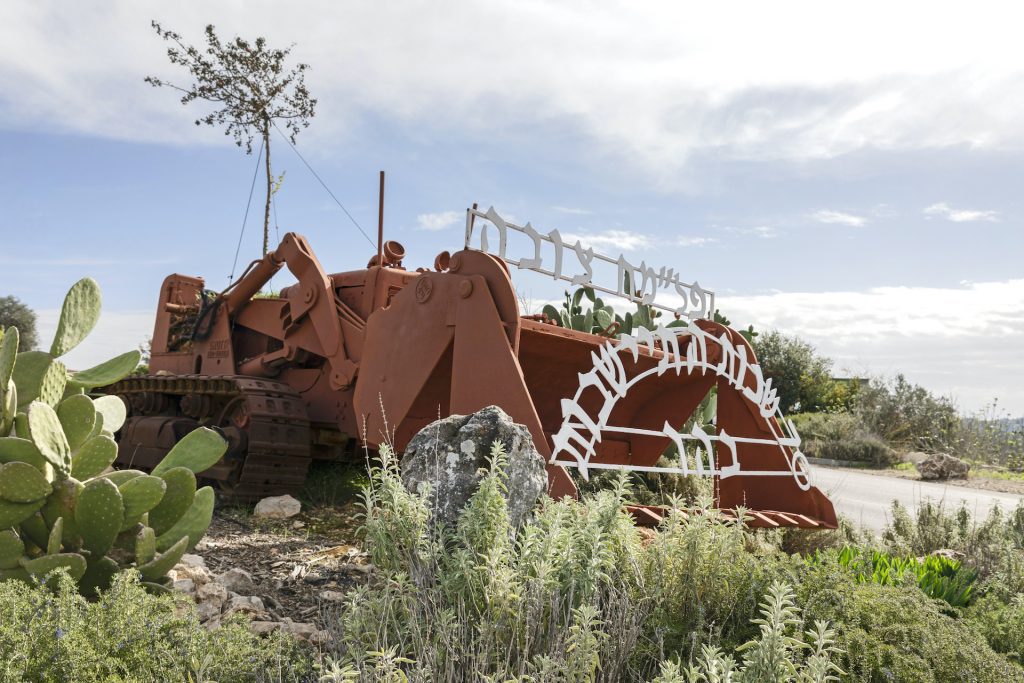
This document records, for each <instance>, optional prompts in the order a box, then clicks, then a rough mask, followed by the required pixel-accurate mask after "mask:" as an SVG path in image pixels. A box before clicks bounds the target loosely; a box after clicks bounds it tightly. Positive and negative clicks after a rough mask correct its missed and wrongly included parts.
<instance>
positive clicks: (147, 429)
mask: <svg viewBox="0 0 1024 683" xmlns="http://www.w3.org/2000/svg"><path fill="white" fill-rule="evenodd" d="M106 391H107V393H110V394H115V395H117V396H120V397H121V398H122V399H123V400H124V401H125V403H126V404H127V406H128V410H129V418H128V420H127V422H126V423H125V427H124V429H123V431H122V434H121V438H120V439H119V443H118V456H117V461H116V462H117V465H118V466H119V467H124V468H134V469H141V470H144V471H149V470H151V469H152V468H153V467H154V466H156V464H157V463H158V462H160V460H161V459H162V458H163V456H164V455H165V454H166V453H167V451H169V450H170V448H172V447H173V445H174V443H176V442H177V440H178V439H180V438H181V437H182V436H184V435H185V434H187V433H188V432H190V431H192V430H193V429H196V428H197V427H200V426H206V427H211V428H213V429H216V430H217V431H219V432H221V434H223V435H224V437H225V438H227V440H228V442H229V444H230V445H229V449H228V452H227V453H226V454H225V456H224V458H223V459H222V460H221V462H220V463H218V464H217V465H215V466H214V467H212V468H210V469H209V470H207V471H205V472H203V473H202V474H201V478H204V479H208V480H212V481H214V482H216V484H217V486H218V488H219V489H220V490H221V491H222V493H223V494H224V496H225V497H227V498H230V499H233V500H238V501H250V500H255V499H259V498H262V497H265V496H273V495H280V494H283V493H296V492H297V491H298V490H299V489H300V488H301V487H302V484H303V482H304V481H305V479H306V471H307V470H308V468H309V463H310V460H311V457H310V426H309V418H308V417H307V416H306V410H305V408H304V406H303V403H302V399H301V397H299V396H298V395H297V394H296V393H295V392H294V391H292V389H291V388H290V387H289V386H288V385H286V384H282V383H280V382H274V381H271V380H267V379H260V378H254V377H240V376H232V375H224V376H219V377H215V376H209V375H179V376H172V375H148V376H144V377H132V378H128V379H125V380H122V381H121V382H118V383H117V384H115V385H112V386H111V387H108V388H107V389H106Z"/></svg>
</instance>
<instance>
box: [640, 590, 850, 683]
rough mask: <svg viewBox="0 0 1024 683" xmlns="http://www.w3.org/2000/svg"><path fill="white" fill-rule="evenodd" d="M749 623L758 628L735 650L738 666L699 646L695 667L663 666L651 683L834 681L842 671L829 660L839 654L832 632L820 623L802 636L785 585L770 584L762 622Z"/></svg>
mask: <svg viewBox="0 0 1024 683" xmlns="http://www.w3.org/2000/svg"><path fill="white" fill-rule="evenodd" d="M754 623H756V624H758V625H759V626H760V633H759V634H758V637H757V638H755V639H753V640H750V641H747V642H746V643H744V644H743V645H741V646H740V647H738V648H737V652H742V653H743V663H742V665H741V666H739V667H737V666H736V661H735V660H734V659H733V658H732V657H731V656H729V655H726V654H724V653H723V652H722V651H721V650H720V649H719V648H717V647H714V646H712V645H703V646H702V647H701V652H700V657H698V658H697V663H696V664H690V665H689V666H687V667H685V668H684V667H682V666H680V664H679V663H678V662H674V661H667V662H663V663H662V664H661V671H660V673H659V675H658V677H657V678H655V679H654V681H653V683H719V682H722V681H729V680H732V679H733V677H735V678H738V679H739V680H743V681H801V682H807V683H811V682H813V683H826V682H827V681H838V680H839V679H838V678H837V677H836V676H835V675H834V674H837V673H839V674H841V673H843V672H842V670H841V669H840V668H839V667H838V666H836V664H835V663H834V662H833V661H832V658H833V656H835V655H837V654H840V655H841V654H842V653H841V651H840V650H839V648H837V647H835V632H834V631H833V630H832V629H830V628H829V626H828V624H826V623H825V622H823V621H819V622H816V623H815V624H814V628H813V629H808V630H807V631H805V632H804V633H803V634H802V637H801V634H800V633H799V632H798V629H797V627H798V626H799V625H800V624H801V623H802V621H801V619H800V609H799V608H798V607H797V606H796V604H795V603H794V602H793V589H792V588H790V587H789V586H788V585H786V584H784V583H775V584H772V587H771V589H769V591H768V595H767V596H766V597H765V600H764V601H763V602H762V603H761V618H760V619H757V620H755V622H754ZM805 651H807V654H806V656H805Z"/></svg>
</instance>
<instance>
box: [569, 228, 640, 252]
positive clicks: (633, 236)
mask: <svg viewBox="0 0 1024 683" xmlns="http://www.w3.org/2000/svg"><path fill="white" fill-rule="evenodd" d="M576 240H579V241H580V242H582V243H583V246H585V247H593V248H594V249H597V250H607V251H636V250H637V249H649V248H651V247H652V246H654V240H653V239H652V238H651V237H650V236H648V235H641V234H640V233H637V232H632V231H630V230H603V231H601V232H594V233H592V232H579V233H570V232H565V233H562V241H563V242H564V243H565V244H574V243H575V242H576Z"/></svg>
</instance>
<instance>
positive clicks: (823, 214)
mask: <svg viewBox="0 0 1024 683" xmlns="http://www.w3.org/2000/svg"><path fill="white" fill-rule="evenodd" d="M811 219H812V220H815V221H817V222H818V223H828V224H835V225H848V226H850V227H852V228H859V227H862V226H863V225H864V224H865V223H867V222H868V220H867V219H866V218H864V217H863V216H855V215H854V214H852V213H844V212H842V211H830V210H829V209H821V210H819V211H815V212H814V213H812V214H811Z"/></svg>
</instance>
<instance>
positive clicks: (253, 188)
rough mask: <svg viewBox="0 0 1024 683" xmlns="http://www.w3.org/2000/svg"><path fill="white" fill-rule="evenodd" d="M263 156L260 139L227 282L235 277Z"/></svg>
mask: <svg viewBox="0 0 1024 683" xmlns="http://www.w3.org/2000/svg"><path fill="white" fill-rule="evenodd" d="M262 158H263V140H262V139H260V153H259V154H257V155H256V170H254V171H253V172H252V185H251V186H250V187H249V201H248V202H246V204H245V217H244V218H243V219H242V231H241V232H240V233H238V246H237V247H235V260H234V262H233V263H232V264H231V275H228V282H229V283H230V282H231V281H232V280H234V279H235V268H236V267H238V254H239V252H241V251H242V238H243V237H245V224H246V223H247V222H248V220H249V207H250V206H252V193H253V191H254V190H255V189H256V176H258V175H259V173H260V159H262Z"/></svg>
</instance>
